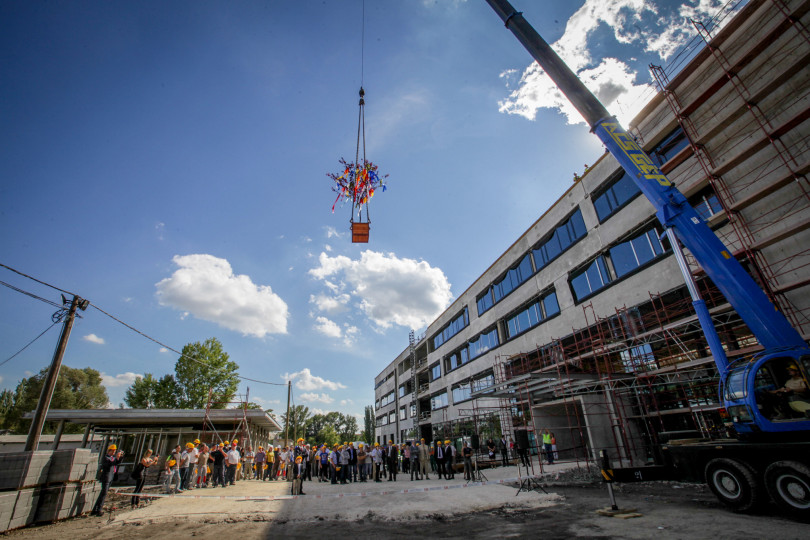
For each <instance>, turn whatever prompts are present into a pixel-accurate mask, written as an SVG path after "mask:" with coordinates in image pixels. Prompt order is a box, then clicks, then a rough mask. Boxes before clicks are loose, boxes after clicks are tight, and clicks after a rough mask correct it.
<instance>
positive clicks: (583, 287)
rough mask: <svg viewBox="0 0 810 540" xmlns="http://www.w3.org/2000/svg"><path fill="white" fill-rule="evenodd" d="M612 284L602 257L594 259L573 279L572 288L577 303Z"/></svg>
mask: <svg viewBox="0 0 810 540" xmlns="http://www.w3.org/2000/svg"><path fill="white" fill-rule="evenodd" d="M609 282H610V275H609V274H608V271H607V267H606V266H605V259H604V257H603V256H602V255H600V256H599V257H597V258H596V259H594V261H593V262H592V263H591V264H589V265H588V266H587V267H586V268H584V269H582V270H580V271H579V272H577V273H576V274H574V276H573V277H572V278H571V288H572V289H573V290H574V296H575V297H576V299H577V302H579V301H580V300H582V299H583V298H585V297H586V296H589V295H591V294H593V293H595V292H596V291H598V290H599V289H601V288H602V287H604V286H605V285H607V284H608V283H609Z"/></svg>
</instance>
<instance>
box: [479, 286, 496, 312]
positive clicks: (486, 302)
mask: <svg viewBox="0 0 810 540" xmlns="http://www.w3.org/2000/svg"><path fill="white" fill-rule="evenodd" d="M475 305H476V306H478V314H479V315H481V314H482V313H484V312H485V311H486V310H488V309H489V308H491V307H492V306H493V305H495V302H493V301H492V287H487V290H486V291H485V292H484V294H482V295H481V296H479V297H478V298H477V299H476V300H475Z"/></svg>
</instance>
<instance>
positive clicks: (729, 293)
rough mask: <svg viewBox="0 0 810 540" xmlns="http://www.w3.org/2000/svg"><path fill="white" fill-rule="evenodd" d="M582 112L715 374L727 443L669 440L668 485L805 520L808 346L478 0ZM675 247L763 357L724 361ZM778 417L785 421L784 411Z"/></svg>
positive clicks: (539, 47)
mask: <svg viewBox="0 0 810 540" xmlns="http://www.w3.org/2000/svg"><path fill="white" fill-rule="evenodd" d="M486 1H487V3H488V4H489V5H490V6H491V7H492V8H493V9H494V10H495V12H496V13H497V14H498V15H499V16H500V17H501V19H502V20H503V22H504V24H505V25H506V27H507V28H508V29H509V30H511V31H512V33H513V34H514V35H515V37H517V39H518V40H519V41H520V43H521V44H522V45H523V46H524V47H525V48H526V49H527V50H528V51H529V53H530V54H531V55H532V56H533V57H534V59H535V60H536V61H537V62H538V63H539V64H540V67H542V68H543V70H544V71H545V73H546V74H547V75H548V76H549V77H550V78H551V79H552V80H553V81H554V83H555V84H556V85H557V86H558V88H559V89H560V90H561V91H562V93H563V94H565V96H566V97H567V98H568V99H569V100H570V101H571V103H572V104H573V105H574V107H576V109H577V110H578V111H579V112H580V114H582V116H583V117H584V118H585V120H586V122H587V123H588V125H589V126H590V128H591V131H592V132H593V133H594V134H595V135H596V136H597V137H599V139H600V140H601V141H602V143H603V144H604V145H605V147H606V148H607V150H608V151H609V152H610V153H611V154H612V155H613V157H615V158H616V160H617V161H618V162H619V164H620V165H621V166H622V168H623V169H624V170H625V171H626V172H627V174H628V176H629V177H630V178H632V179H633V180H634V181H635V183H636V185H638V187H639V189H640V190H641V192H642V193H643V194H644V195H645V196H646V197H647V199H648V200H649V201H650V202H651V203H652V205H653V206H654V208H655V211H656V217H657V218H658V220H659V221H660V222H661V225H662V226H663V227H664V228H665V231H666V234H667V236H668V238H669V239H670V243H671V245H672V248H673V253H674V254H675V257H676V259H677V261H678V264H679V267H680V269H681V272H682V273H683V276H684V280H685V282H686V285H687V288H688V289H689V292H690V294H691V297H692V304H693V306H694V309H695V312H696V314H697V317H698V320H699V321H700V324H701V328H702V330H703V333H704V334H705V336H706V341H707V343H708V345H709V349H710V351H711V354H712V357H713V359H714V362H715V364H716V365H717V370H718V372H719V377H720V382H719V389H718V390H719V399H720V402H721V403H722V404H723V407H724V408H725V411H726V412H727V415H728V417H729V420H730V423H731V424H733V433H734V437H733V438H723V439H702V440H701V439H698V440H695V439H691V440H682V441H678V440H673V441H668V442H667V443H665V444H662V445H661V447H660V450H661V451H660V452H659V455H660V456H661V459H662V461H663V463H661V464H660V465H662V466H663V467H665V468H666V469H667V470H668V471H669V473H670V476H669V477H670V478H675V479H681V480H692V481H701V482H706V483H707V484H708V485H709V487H710V489H711V490H712V492H713V493H714V494H715V495H716V496H717V498H718V499H720V501H722V502H723V503H724V504H726V505H727V506H729V507H730V508H731V509H732V510H734V511H737V512H746V511H748V510H751V509H753V508H754V507H756V506H757V505H758V504H759V503H761V502H763V501H764V500H765V499H766V498H767V497H768V496H769V497H770V498H771V499H772V500H773V502H774V503H776V505H777V506H779V507H780V509H782V510H783V511H785V512H787V513H789V514H792V515H793V516H795V517H799V518H801V519H807V518H810V398H806V399H801V397H802V396H801V394H802V392H801V391H800V390H801V389H802V388H803V389H804V393H805V394H806V389H807V381H808V380H810V379H808V375H810V348H808V345H807V342H805V340H804V339H803V338H802V336H801V335H800V334H799V332H797V331H796V329H795V328H793V326H792V325H791V324H790V323H789V322H788V320H787V319H786V318H785V316H784V315H783V314H782V313H781V312H780V311H779V309H777V307H776V306H775V305H774V304H773V303H772V302H771V300H770V299H769V298H768V296H767V295H766V294H765V293H764V292H763V291H762V289H761V288H760V287H759V285H757V283H756V282H755V281H754V279H753V278H752V277H751V276H750V275H749V274H748V273H747V272H746V271H745V269H744V268H743V267H742V265H741V264H740V263H739V262H738V261H737V260H736V259H735V258H734V256H732V254H731V252H730V251H729V249H728V248H727V247H726V246H725V245H724V244H723V243H722V242H721V240H720V239H719V238H718V237H717V235H715V233H714V232H713V231H712V230H711V229H710V228H709V226H708V225H707V224H706V223H705V222H704V220H703V219H701V217H700V216H699V215H698V213H697V212H696V211H695V210H694V209H693V208H692V207H691V206H690V205H689V203H688V202H687V200H686V198H685V197H684V195H683V194H682V193H681V192H680V191H679V190H678V189H677V188H676V187H675V186H674V185H673V183H672V182H671V181H670V180H669V179H668V178H667V177H666V175H665V174H663V173H662V172H661V170H660V169H659V168H658V167H657V166H656V165H655V164H654V162H653V161H652V160H651V159H650V157H649V156H648V155H647V154H646V153H645V152H644V150H643V149H642V148H641V147H640V146H639V144H638V143H637V142H636V141H635V140H634V138H633V137H632V136H631V135H630V134H628V132H627V131H625V130H624V128H622V126H621V125H620V124H619V122H618V121H617V120H616V118H615V117H613V116H611V115H610V114H609V113H608V111H607V110H606V109H605V107H604V106H603V105H602V103H600V102H599V100H598V99H597V98H596V97H595V96H594V95H593V94H592V93H591V92H590V91H589V90H588V89H587V88H586V87H585V85H584V84H583V83H582V82H581V81H580V80H579V79H578V77H577V76H576V75H575V74H574V73H573V72H572V71H571V69H570V68H569V67H568V66H567V65H566V64H565V63H564V62H563V60H562V59H561V58H560V57H559V56H558V55H557V54H556V53H555V52H554V50H553V49H552V48H551V47H550V46H549V45H548V44H547V43H546V42H545V41H544V40H543V38H542V37H541V36H540V35H539V34H538V33H537V32H536V31H535V30H534V28H533V27H532V26H531V25H530V24H529V23H528V22H527V21H526V19H525V18H524V17H523V15H522V14H521V13H520V12H518V11H516V10H515V9H514V8H513V7H512V5H511V4H510V3H509V2H508V1H507V0H486ZM678 241H680V243H681V244H682V245H683V246H685V247H686V248H687V249H688V250H689V251H690V252H691V253H692V255H693V257H694V258H695V259H696V260H697V262H698V263H699V264H700V266H701V267H702V269H703V271H704V272H705V273H706V275H707V276H708V277H709V278H711V280H712V281H713V282H714V284H715V285H716V286H717V288H718V289H719V290H720V292H721V293H722V294H723V295H724V296H725V298H726V299H727V300H728V302H729V303H730V304H731V306H732V307H733V308H734V309H735V310H736V312H737V313H738V314H739V316H740V317H741V318H742V319H743V321H744V322H745V323H746V324H747V325H748V327H749V328H750V329H751V331H752V333H753V334H754V336H755V337H756V338H757V340H758V341H759V343H760V344H761V345H762V347H763V350H762V351H761V352H759V353H758V354H755V355H753V356H748V357H743V358H740V359H738V360H735V361H733V362H729V361H728V359H727V357H726V355H725V352H724V349H723V347H722V344H721V342H720V339H719V337H718V335H717V332H716V330H715V328H714V325H713V322H712V320H711V317H710V315H709V311H708V309H707V307H706V305H705V303H704V302H703V300H701V298H700V296H699V294H698V291H697V288H696V287H695V284H694V280H693V277H692V274H691V271H690V270H689V267H688V266H687V264H686V262H685V260H684V258H683V253H682V252H681V249H680V246H679V244H678ZM786 411H787V413H788V414H785V412H786Z"/></svg>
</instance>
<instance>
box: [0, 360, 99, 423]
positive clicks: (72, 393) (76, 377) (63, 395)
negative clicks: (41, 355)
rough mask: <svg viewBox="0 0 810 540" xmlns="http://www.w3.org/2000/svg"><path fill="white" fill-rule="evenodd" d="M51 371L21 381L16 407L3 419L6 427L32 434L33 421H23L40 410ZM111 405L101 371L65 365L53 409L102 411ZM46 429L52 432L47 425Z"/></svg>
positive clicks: (14, 404)
mask: <svg viewBox="0 0 810 540" xmlns="http://www.w3.org/2000/svg"><path fill="white" fill-rule="evenodd" d="M47 372H48V368H45V369H43V370H42V371H40V372H39V373H37V374H36V375H34V376H32V377H28V378H27V379H23V380H21V381H20V382H19V384H18V385H17V388H16V389H15V391H14V396H13V406H12V407H11V408H10V409H9V411H8V412H7V414H6V415H5V418H4V419H3V427H5V428H7V429H11V430H13V431H15V432H18V433H24V432H27V431H28V427H29V426H30V425H31V420H28V419H23V415H24V414H25V413H27V412H31V411H33V410H34V409H36V407H37V404H38V403H39V395H40V394H41V393H42V385H43V384H44V381H45V375H46V374H47ZM5 399H7V397H6V398H5ZM108 402H109V397H108V396H107V390H106V389H105V388H104V386H103V385H102V384H101V375H100V374H99V372H98V371H96V370H95V369H91V368H84V369H75V368H71V367H68V366H65V365H63V366H62V367H61V369H60V370H59V377H57V379H56V386H55V388H54V391H53V397H52V398H51V406H50V408H51V409H100V408H103V407H106V406H107V403H108ZM45 430H47V431H52V429H51V427H49V426H47V425H46V427H45ZM81 430H82V427H81V426H79V425H76V424H70V423H68V424H66V425H65V432H66V433H77V432H79V431H81Z"/></svg>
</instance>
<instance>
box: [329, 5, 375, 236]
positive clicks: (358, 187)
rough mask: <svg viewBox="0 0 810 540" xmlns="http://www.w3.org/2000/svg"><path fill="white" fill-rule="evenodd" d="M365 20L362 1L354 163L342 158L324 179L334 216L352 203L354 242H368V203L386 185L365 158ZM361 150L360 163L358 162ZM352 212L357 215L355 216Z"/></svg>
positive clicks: (373, 166) (351, 223) (350, 221)
mask: <svg viewBox="0 0 810 540" xmlns="http://www.w3.org/2000/svg"><path fill="white" fill-rule="evenodd" d="M365 19H366V15H365V2H363V16H362V21H361V40H360V101H359V111H358V116H357V144H356V147H355V154H354V162H352V163H347V162H346V160H345V159H343V158H341V159H340V163H341V165H342V166H343V167H342V168H343V170H342V172H339V173H334V174H333V173H327V176H329V178H331V179H332V180H333V181H334V183H335V184H334V185H333V186H332V191H334V192H335V193H337V197H336V198H335V202H334V203H333V204H332V212H333V213H334V211H335V206H336V205H337V203H338V201H340V200H341V199H343V202H344V203H348V202H350V201H351V205H352V211H351V218H350V220H349V223H350V225H351V230H352V242H353V243H367V242H368V235H369V227H370V222H371V220H370V218H369V210H368V204H369V200H370V199H371V198H372V197H373V196H374V192H375V191H376V190H377V189H380V188H382V190H383V191H385V189H386V186H385V183H384V181H383V180H384V179H385V178H386V177H387V176H388V175H384V176H381V175H379V174H378V173H377V166H376V165H374V164H373V163H371V162H370V161H368V159H367V158H366V115H365V105H366V100H365V94H366V91H365V89H364V88H363V83H364V76H365V34H366V28H365ZM361 145H362V146H361ZM361 148H362V161H361V160H360V158H361V154H360V151H361ZM363 206H365V207H366V208H365V221H364V218H363ZM355 213H356V214H357V215H356V216H355Z"/></svg>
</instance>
